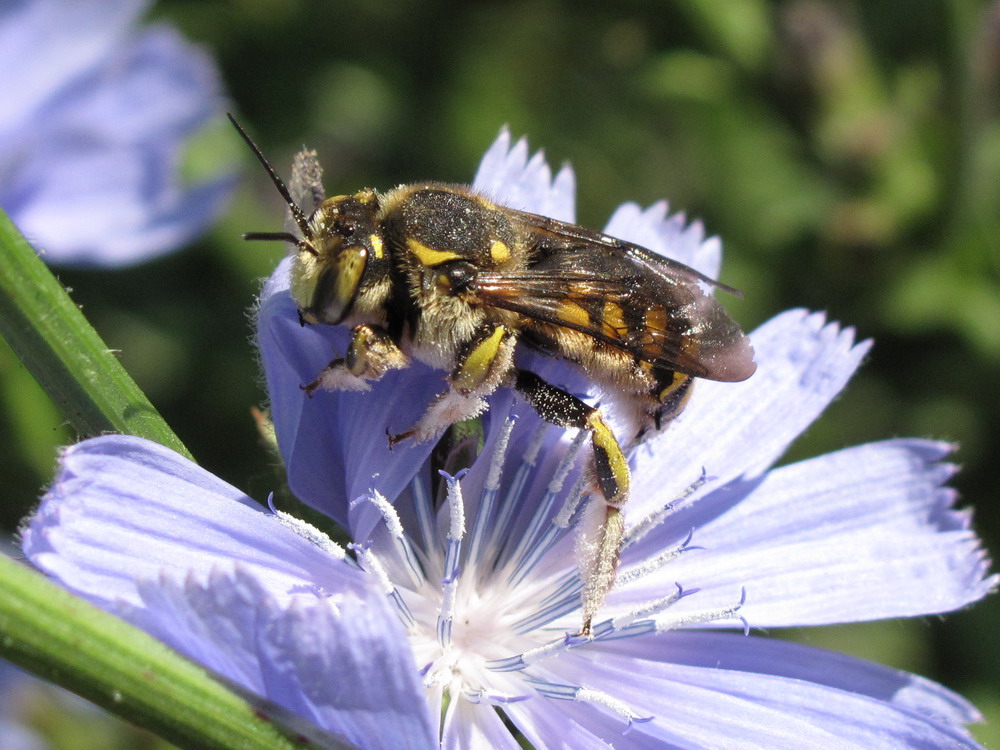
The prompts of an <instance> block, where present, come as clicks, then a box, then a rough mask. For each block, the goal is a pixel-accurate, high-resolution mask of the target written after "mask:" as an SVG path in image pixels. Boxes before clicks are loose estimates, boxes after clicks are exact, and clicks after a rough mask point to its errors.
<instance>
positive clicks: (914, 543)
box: [615, 440, 1000, 627]
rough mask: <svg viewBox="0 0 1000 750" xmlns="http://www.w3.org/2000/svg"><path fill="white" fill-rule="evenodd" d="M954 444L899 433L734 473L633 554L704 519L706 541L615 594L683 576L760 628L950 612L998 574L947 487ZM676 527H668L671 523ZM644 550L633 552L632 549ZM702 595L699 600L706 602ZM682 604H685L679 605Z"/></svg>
mask: <svg viewBox="0 0 1000 750" xmlns="http://www.w3.org/2000/svg"><path fill="white" fill-rule="evenodd" d="M950 450H951V446H949V445H947V444H943V443H933V442H930V441H925V440H891V441H886V442H882V443H873V444H870V445H862V446H857V447H855V448H850V449H847V450H843V451H838V452H836V453H831V454H828V455H825V456H820V457H818V458H814V459H811V460H809V461H801V462H799V463H796V464H792V465H790V466H784V467H782V468H780V469H776V470H773V471H771V472H770V473H769V474H768V475H767V476H766V477H765V478H763V480H762V481H753V482H745V483H734V485H732V486H730V487H729V488H726V489H723V490H720V491H718V492H715V493H712V494H710V495H708V496H707V497H705V498H703V499H700V500H697V501H695V502H693V503H691V504H690V505H689V506H688V507H686V508H684V509H683V510H681V511H680V512H678V513H676V514H675V515H673V516H672V517H671V518H670V519H669V521H668V522H667V523H665V524H663V526H661V527H660V528H658V529H657V530H655V531H654V532H653V533H651V534H650V535H649V537H648V538H647V539H646V540H644V541H643V542H642V543H640V544H638V545H636V547H635V548H634V549H633V550H631V551H630V552H631V554H629V555H628V556H627V559H641V558H642V557H643V556H644V555H651V554H655V551H656V550H657V549H659V548H662V546H664V545H667V544H674V543H676V538H674V539H669V537H676V536H677V535H678V534H681V535H682V534H684V533H686V532H687V530H689V529H692V528H693V529H695V540H696V543H697V544H698V545H700V546H702V547H704V550H703V551H699V552H697V553H694V554H692V555H685V556H682V557H681V558H680V559H678V560H676V561H674V562H672V563H671V564H670V565H669V566H667V567H666V568H664V569H663V570H662V571H660V572H659V573H657V574H654V575H651V576H648V577H647V578H646V579H645V580H644V581H643V582H642V583H641V584H640V585H638V586H636V587H634V588H630V589H629V590H628V591H627V592H626V591H623V592H622V596H621V598H620V599H615V601H616V603H618V604H620V605H625V604H626V602H633V603H636V602H640V601H644V600H648V599H650V598H653V597H655V596H656V592H657V591H661V590H662V589H663V587H664V586H669V585H670V583H671V582H673V581H675V580H681V581H684V582H685V583H686V584H687V585H689V586H698V587H699V588H700V589H701V591H700V592H699V594H698V596H697V597H692V598H691V601H689V602H687V606H698V607H707V608H709V609H711V608H713V607H726V606H729V605H730V604H732V602H733V601H734V600H735V598H736V597H737V596H738V592H739V590H740V588H741V587H744V586H745V587H746V588H747V590H748V592H749V593H748V601H747V604H746V606H745V607H743V608H742V609H741V610H740V614H742V615H744V616H745V617H747V619H748V620H749V621H750V623H751V624H753V625H754V626H759V627H770V626H789V625H792V626H794V625H822V624H834V623H842V622H858V621H864V620H875V619H881V618H887V617H908V616H919V615H925V614H935V613H940V612H948V611H952V610H955V609H959V608H961V607H964V606H966V605H967V604H970V603H971V602H974V601H976V600H978V599H980V598H982V597H983V596H985V595H986V594H987V593H989V592H990V591H991V590H992V589H994V588H996V586H997V583H998V580H1000V579H998V577H997V576H987V571H988V569H989V561H988V560H987V558H986V555H985V552H984V551H983V549H982V547H981V543H980V541H979V539H978V538H977V537H976V535H975V534H974V533H973V532H972V531H971V530H970V529H969V528H968V527H969V515H968V513H967V512H962V511H956V510H955V509H954V507H953V505H954V503H955V501H956V499H957V496H956V493H955V492H954V491H953V490H951V489H950V488H948V487H945V486H943V485H944V484H945V483H946V482H947V481H948V479H949V478H950V477H951V475H952V473H953V471H954V467H952V466H949V465H947V464H943V463H941V461H942V459H943V458H944V457H945V456H947V454H948V452H949V451H950ZM668 526H669V528H668ZM633 555H634V558H633ZM695 600H697V602H695ZM678 609H679V610H680V609H683V606H682V607H679V608H678Z"/></svg>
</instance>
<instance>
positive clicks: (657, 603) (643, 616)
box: [592, 582, 701, 640]
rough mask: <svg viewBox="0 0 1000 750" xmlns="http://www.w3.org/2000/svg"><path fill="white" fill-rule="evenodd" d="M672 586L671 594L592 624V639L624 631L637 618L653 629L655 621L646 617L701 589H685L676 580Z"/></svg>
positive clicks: (604, 637)
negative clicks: (674, 589) (673, 588)
mask: <svg viewBox="0 0 1000 750" xmlns="http://www.w3.org/2000/svg"><path fill="white" fill-rule="evenodd" d="M674 586H676V587H677V591H675V592H674V593H672V594H668V595H667V596H662V597H660V598H659V599H654V600H653V601H650V602H646V603H645V604H641V605H639V606H638V607H636V608H634V609H632V610H630V611H628V612H626V613H624V614H621V615H616V616H615V617H611V618H608V619H607V620H603V621H601V622H599V623H598V624H597V625H595V626H594V628H593V631H592V634H593V636H594V640H598V639H606V638H609V637H610V636H612V635H614V634H616V633H620V632H622V631H625V630H626V629H628V628H630V627H631V626H632V625H633V624H635V623H636V622H638V621H639V620H644V621H645V622H648V623H649V624H650V625H652V626H654V629H655V622H653V621H652V620H650V619H648V618H650V617H651V616H652V615H656V614H659V613H660V612H663V611H664V610H666V609H667V608H669V607H672V606H673V605H674V604H676V603H677V602H679V601H680V600H681V599H683V598H684V597H685V596H691V594H696V593H698V592H699V591H700V590H701V589H689V590H687V591H685V590H684V587H683V586H681V585H680V584H679V583H676V582H675V583H674ZM644 627H647V629H648V626H644ZM630 635H636V633H633V632H630Z"/></svg>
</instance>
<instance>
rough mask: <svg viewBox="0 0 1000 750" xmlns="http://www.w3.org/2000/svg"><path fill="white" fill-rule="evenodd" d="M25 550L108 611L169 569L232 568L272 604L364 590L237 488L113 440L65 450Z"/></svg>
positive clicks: (156, 452) (353, 574) (141, 443)
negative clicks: (265, 590)
mask: <svg viewBox="0 0 1000 750" xmlns="http://www.w3.org/2000/svg"><path fill="white" fill-rule="evenodd" d="M22 547H23V550H24V553H25V555H26V556H27V557H28V559H29V560H30V561H31V562H32V563H33V564H34V565H36V566H37V567H39V568H41V569H42V570H44V571H45V572H47V573H48V574H50V575H52V576H53V577H55V578H57V579H59V580H60V581H61V582H62V583H63V584H64V585H66V586H67V587H68V588H70V589H73V590H74V591H76V592H77V593H79V594H81V595H83V596H85V597H87V598H89V599H91V600H92V601H94V602H96V603H98V604H100V605H102V606H105V607H114V606H117V604H118V603H122V602H124V603H127V604H131V605H134V606H139V604H140V601H139V599H140V598H139V594H138V591H137V581H138V580H139V579H147V580H155V579H157V578H158V577H159V576H160V575H161V574H162V573H163V572H172V573H173V574H174V575H175V576H178V577H184V576H187V575H189V574H194V575H196V576H197V577H198V578H199V580H204V579H205V578H206V577H207V576H208V575H209V573H210V572H211V571H212V570H213V569H215V568H217V567H219V566H223V567H228V568H230V569H231V568H232V567H234V566H235V565H236V564H237V563H239V564H240V565H242V566H243V567H244V568H246V569H247V570H249V571H251V572H252V573H253V574H254V575H255V576H256V577H257V578H258V579H259V580H261V581H263V582H266V584H267V585H268V586H269V588H270V590H271V593H272V595H273V596H275V597H277V598H279V599H282V598H287V597H289V596H291V595H293V594H294V593H296V592H299V591H302V590H310V591H314V592H320V593H322V592H327V591H341V590H343V589H345V588H351V587H359V586H364V585H367V584H366V583H364V582H363V581H364V580H365V576H364V575H363V574H361V573H360V571H357V570H355V569H353V568H351V567H349V566H348V565H346V564H344V563H341V562H338V561H337V560H335V559H333V558H332V557H331V556H330V555H329V554H327V553H325V552H323V551H322V550H320V548H319V547H317V546H315V545H314V544H312V543H311V542H308V541H306V540H305V539H303V538H302V537H301V536H299V535H298V534H296V533H294V532H292V531H291V530H289V529H288V528H286V527H284V526H283V525H281V524H280V523H279V522H278V520H277V518H276V517H275V516H273V515H272V514H270V513H268V512H265V511H263V510H262V509H261V508H260V507H259V506H257V505H256V504H255V503H254V502H253V501H252V500H251V499H250V498H248V497H247V496H246V495H244V494H243V493H241V492H240V491H239V490H237V489H235V488H234V487H231V486H230V485H228V484H226V483H225V482H223V481H222V480H220V479H218V478H216V477H215V476H213V475H212V474H210V473H208V472H207V471H205V470H204V469H202V468H200V467H198V466H196V465H195V464H193V463H191V462H190V461H188V460H187V459H185V458H182V457H181V456H178V455H177V454H176V453H174V452H173V451H170V450H168V449H166V448H164V447H162V446H160V445H157V444H156V443H152V442H150V441H148V440H142V439H141V438H135V437H127V436H119V435H110V436H106V437H99V438H94V439H92V440H86V441H84V442H82V443H79V444H78V445H74V446H71V447H69V448H67V449H65V451H63V454H62V457H61V459H60V468H59V472H58V474H57V475H56V478H55V480H54V481H53V483H52V485H51V487H50V488H49V490H48V491H47V492H46V493H45V496H44V497H43V498H42V502H41V505H40V506H39V508H38V511H37V512H36V513H35V514H34V515H33V516H32V517H31V518H29V519H28V521H27V523H26V525H25V527H24V528H23V530H22Z"/></svg>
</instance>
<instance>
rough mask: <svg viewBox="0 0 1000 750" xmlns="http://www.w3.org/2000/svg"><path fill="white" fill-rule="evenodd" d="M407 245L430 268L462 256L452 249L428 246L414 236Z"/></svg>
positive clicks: (407, 241)
mask: <svg viewBox="0 0 1000 750" xmlns="http://www.w3.org/2000/svg"><path fill="white" fill-rule="evenodd" d="M406 247H407V249H408V250H409V251H410V252H411V253H413V254H414V255H416V256H417V260H419V261H420V262H421V263H422V264H423V265H425V266H427V267H428V268H433V267H434V266H439V265H441V264H442V263H447V262H448V261H449V260H457V259H458V258H461V257H462V256H461V255H459V254H458V253H453V252H451V251H450V250H435V249H434V248H432V247H427V245H425V244H424V243H423V242H421V241H420V240H415V239H413V238H412V237H410V238H409V239H408V240H406Z"/></svg>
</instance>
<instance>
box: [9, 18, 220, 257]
mask: <svg viewBox="0 0 1000 750" xmlns="http://www.w3.org/2000/svg"><path fill="white" fill-rule="evenodd" d="M146 6H147V3H145V2H142V1H141V0H80V1H79V2H63V1H62V0H21V1H18V2H7V3H3V4H2V5H0V89H2V90H3V92H4V94H3V100H2V103H0V207H3V210H4V211H6V212H7V213H8V214H9V215H10V217H11V218H12V219H13V221H14V223H15V224H17V225H18V227H19V228H20V230H21V231H22V232H23V233H24V234H25V235H26V236H27V237H28V239H29V240H30V241H31V242H32V244H33V245H34V246H35V247H36V248H38V249H39V250H40V251H41V253H42V256H43V257H44V259H45V260H46V261H47V262H49V263H55V264H63V265H76V266H100V267H114V266H123V265H129V264H133V263H138V262H141V261H144V260H148V259H150V258H153V257H156V256H158V255H162V254H163V253H167V252H170V251H171V250H175V249H177V248H179V247H180V246H182V245H184V244H186V243H188V242H190V241H191V240H192V239H194V238H195V237H196V236H197V235H199V234H200V233H201V232H203V231H204V230H205V229H206V228H207V226H208V225H209V223H210V222H211V221H212V220H214V219H215V217H216V216H217V215H218V214H219V211H220V209H221V208H222V206H223V204H224V202H225V200H226V199H227V198H228V196H229V194H230V193H231V191H232V188H233V186H234V185H233V183H234V181H233V179H232V177H221V178H217V179H214V180H212V181H210V182H206V183H203V184H200V185H196V186H194V187H190V188H189V187H184V186H182V185H181V184H180V179H179V175H178V174H177V172H178V163H179V159H180V153H181V150H182V149H183V147H184V143H185V141H186V140H187V139H188V138H189V137H190V136H191V135H192V134H193V133H195V132H197V131H198V130H199V129H201V128H202V127H203V126H204V125H205V124H206V123H207V122H208V121H209V120H210V118H212V117H215V116H217V115H218V114H220V113H221V110H222V109H223V107H222V101H223V100H222V94H221V85H220V82H219V75H218V71H217V70H216V67H215V64H214V62H213V61H212V59H211V58H210V57H209V56H208V55H207V54H206V53H205V52H204V51H202V50H200V49H198V48H197V47H195V46H194V45H192V44H191V43H189V42H187V41H186V40H185V39H183V38H182V37H181V35H180V34H179V33H178V32H177V30H176V29H174V28H172V27H170V26H169V25H167V24H163V23H159V24H153V25H149V26H146V27H144V28H142V29H137V28H136V26H137V23H138V20H139V17H140V16H141V14H142V13H143V11H144V10H145V9H146Z"/></svg>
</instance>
